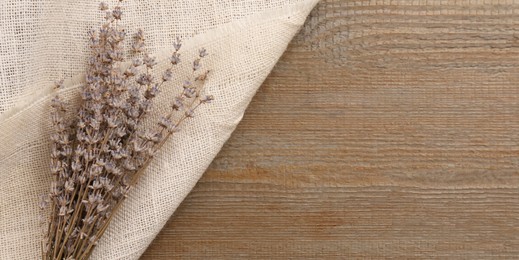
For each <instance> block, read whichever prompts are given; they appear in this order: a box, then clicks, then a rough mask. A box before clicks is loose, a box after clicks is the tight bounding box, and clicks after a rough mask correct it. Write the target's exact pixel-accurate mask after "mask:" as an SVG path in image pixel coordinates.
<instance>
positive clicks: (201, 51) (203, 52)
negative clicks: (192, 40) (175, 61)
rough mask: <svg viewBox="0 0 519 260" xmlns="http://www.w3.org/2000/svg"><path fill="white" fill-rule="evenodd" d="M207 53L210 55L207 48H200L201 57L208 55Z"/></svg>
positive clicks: (199, 54)
mask: <svg viewBox="0 0 519 260" xmlns="http://www.w3.org/2000/svg"><path fill="white" fill-rule="evenodd" d="M207 55H209V54H208V53H207V50H206V49H205V48H202V49H200V50H199V51H198V56H199V57H200V58H203V57H205V56H207Z"/></svg>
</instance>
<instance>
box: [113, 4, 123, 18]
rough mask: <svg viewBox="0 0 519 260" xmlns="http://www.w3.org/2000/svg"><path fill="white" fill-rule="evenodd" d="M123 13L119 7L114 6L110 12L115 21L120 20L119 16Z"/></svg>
mask: <svg viewBox="0 0 519 260" xmlns="http://www.w3.org/2000/svg"><path fill="white" fill-rule="evenodd" d="M122 14H123V12H122V10H121V7H120V6H116V7H115V8H114V10H113V11H112V16H113V17H114V19H116V20H121V16H122Z"/></svg>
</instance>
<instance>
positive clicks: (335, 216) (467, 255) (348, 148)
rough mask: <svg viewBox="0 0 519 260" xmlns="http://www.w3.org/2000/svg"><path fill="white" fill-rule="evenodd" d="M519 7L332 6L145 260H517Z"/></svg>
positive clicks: (400, 0) (463, 3) (373, 0)
mask: <svg viewBox="0 0 519 260" xmlns="http://www.w3.org/2000/svg"><path fill="white" fill-rule="evenodd" d="M518 30H519V2H518V1H513V0H508V1H506V0H505V1H498V0H435V1H433V0H357V1H333V0H328V1H322V2H321V3H320V4H319V5H318V6H317V7H316V9H315V10H314V11H313V12H312V14H311V16H310V18H309V19H308V21H307V23H306V25H305V26H304V28H303V29H302V31H301V32H300V33H299V35H298V36H297V37H296V38H295V39H294V40H293V42H292V43H291V45H290V47H289V48H288V50H287V52H286V54H285V55H284V56H283V57H282V59H281V61H280V62H279V64H278V65H277V66H276V68H275V69H274V70H273V72H272V73H271V75H270V76H269V78H268V79H267V80H266V82H265V83H264V85H263V86H262V87H261V89H260V91H259V93H258V94H257V95H256V97H255V98H254V100H253V101H252V103H251V106H250V107H249V109H248V110H247V113H246V115H245V117H244V119H243V121H242V123H241V124H240V126H239V127H238V129H237V130H236V132H235V133H234V134H233V136H232V138H231V139H230V141H229V142H228V143H227V144H226V145H225V147H224V149H223V150H222V151H221V152H220V154H219V155H218V157H217V158H216V160H215V161H214V162H213V164H212V165H211V167H210V169H209V170H208V171H207V173H206V174H205V175H204V177H203V178H202V179H201V181H200V183H199V184H198V185H197V186H196V188H195V189H194V190H193V192H192V193H191V194H190V195H189V196H188V198H187V199H186V200H185V201H184V203H183V204H182V205H181V206H180V208H179V209H178V211H177V212H176V213H175V215H174V216H173V217H172V218H171V220H170V221H169V222H168V224H167V226H166V227H165V228H164V230H163V231H162V232H161V234H160V235H159V236H158V237H157V239H156V240H155V241H154V243H153V244H152V245H151V246H150V248H149V249H148V250H147V251H146V253H145V254H144V256H143V257H142V259H172V258H185V259H230V258H246V259H249V258H251V259H290V258H294V259H300V258H321V259H322V258H326V259H334V258H337V259H345V258H347V259H350V258H361V259H364V258H366V259H377V258H398V259H400V258H402V259H431V258H435V259H447V258H456V259H497V258H499V259H517V258H519V189H518V188H519V131H518V130H519V59H518V58H519V38H518Z"/></svg>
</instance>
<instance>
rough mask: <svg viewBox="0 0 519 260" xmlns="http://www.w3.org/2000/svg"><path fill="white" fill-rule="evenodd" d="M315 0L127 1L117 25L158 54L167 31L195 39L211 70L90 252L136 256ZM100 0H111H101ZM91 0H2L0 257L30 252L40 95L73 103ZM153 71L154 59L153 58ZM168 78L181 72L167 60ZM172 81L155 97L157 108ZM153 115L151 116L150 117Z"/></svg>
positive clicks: (45, 128)
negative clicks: (141, 36)
mask: <svg viewBox="0 0 519 260" xmlns="http://www.w3.org/2000/svg"><path fill="white" fill-rule="evenodd" d="M317 1H318V0H269V1H263V0H243V1H234V0H209V1H208V0H178V1H167V0H162V1H160V0H157V1H145V0H138V1H125V2H124V3H123V10H124V17H123V23H122V26H124V27H126V28H127V29H128V31H129V32H132V31H133V30H136V29H137V28H142V29H144V31H145V32H146V33H147V39H148V40H149V41H148V44H149V45H148V46H149V47H148V48H149V50H150V52H151V53H153V54H155V56H156V57H157V58H158V59H159V61H160V62H159V67H160V66H162V67H164V68H165V66H167V58H168V57H169V53H170V51H171V50H172V42H173V41H174V39H175V37H177V36H180V37H182V38H183V39H185V43H184V46H183V47H182V48H183V50H182V55H183V57H184V60H186V61H189V60H191V58H194V57H195V54H196V52H197V50H198V48H200V47H205V48H206V49H207V50H208V52H209V53H210V56H209V57H208V58H207V60H206V61H205V64H204V65H205V67H206V68H208V69H211V70H212V74H211V77H210V78H209V80H208V82H207V86H206V92H207V93H210V94H212V95H214V96H215V98H216V100H215V101H214V103H212V104H210V105H207V106H205V107H203V108H202V109H200V110H199V111H198V113H197V116H196V117H195V118H194V119H193V120H191V121H189V122H188V123H187V124H186V125H185V126H184V127H183V129H182V131H180V132H179V133H178V134H177V135H176V136H174V137H173V138H172V139H170V140H169V142H168V143H167V144H166V145H165V146H164V147H163V148H162V150H161V152H160V153H159V154H158V155H157V157H156V158H155V159H154V160H153V162H152V164H151V165H150V166H149V167H148V169H147V172H146V174H145V175H144V177H143V178H142V179H141V180H140V182H139V183H138V184H137V186H136V187H135V189H133V190H132V192H131V195H130V196H129V198H128V199H127V200H126V201H125V202H124V206H123V207H122V208H121V210H120V211H119V212H118V213H117V215H116V217H115V219H114V220H113V222H112V224H111V227H110V228H109V229H108V231H107V233H106V234H105V236H104V237H103V238H102V239H101V240H100V243H99V245H98V246H97V248H96V249H95V251H94V254H93V255H92V258H91V259H137V258H139V256H140V255H141V254H142V253H143V252H144V250H145V249H146V247H147V246H148V245H149V243H151V241H152V240H153V239H154V237H155V236H156V235H157V233H158V232H159V231H160V230H161V228H162V227H163V225H164V224H165V223H166V221H167V220H168V219H169V218H170V217H171V215H172V214H173V212H174V211H175V209H176V208H177V207H178V205H179V204H180V203H181V201H182V200H183V199H184V198H185V196H186V195H187V194H188V193H189V192H190V190H191V189H192V187H193V186H194V185H195V184H196V182H197V181H198V179H199V178H200V177H201V175H202V174H203V172H204V171H205V170H206V168H207V167H208V165H209V164H210V163H211V161H212V160H213V158H214V156H216V154H217V153H218V151H219V150H220V149H221V147H222V145H223V144H224V142H225V141H226V140H227V139H228V137H229V136H230V134H231V133H232V131H233V130H234V129H235V127H236V125H237V124H238V122H239V121H240V120H241V118H242V116H243V113H244V111H245V108H246V107H247V105H248V103H249V101H250V100H251V98H252V96H253V95H254V93H255V92H256V90H257V88H258V87H259V86H260V85H261V83H262V82H263V80H264V79H265V78H266V77H267V75H268V74H269V72H270V70H271V69H272V67H273V66H274V65H275V63H276V62H277V60H278V59H279V57H280V56H281V55H282V53H283V51H284V50H285V48H286V46H287V44H288V43H289V41H290V40H291V38H292V37H293V36H294V34H295V33H296V32H297V31H298V29H299V28H300V26H301V25H302V24H303V23H304V21H305V18H306V16H307V15H308V13H309V12H310V11H311V9H312V8H313V7H314V5H315V4H316V3H317ZM110 4H113V3H111V2H110ZM97 6H98V3H97V2H96V1H90V0H88V1H87V0H77V1H62V0H38V1H33V0H4V1H2V2H0V36H1V37H0V177H1V180H2V181H1V182H0V259H38V258H39V257H40V247H39V242H40V237H41V233H40V228H39V225H38V215H39V209H38V200H39V196H40V195H41V194H44V193H45V192H47V191H48V189H49V184H50V179H51V176H50V172H49V160H50V159H49V153H50V144H49V135H50V129H51V125H50V120H49V101H50V99H51V98H52V97H53V96H54V95H55V92H54V91H55V90H52V85H53V82H54V81H56V80H58V79H60V78H65V79H66V80H65V85H66V87H65V88H64V89H62V90H60V94H61V95H62V96H63V97H64V98H65V99H66V100H67V101H68V102H69V103H70V104H71V109H75V107H76V106H77V103H78V102H77V100H78V98H77V97H78V94H79V93H78V91H79V90H78V87H79V86H80V85H81V84H82V81H83V77H82V75H81V73H82V72H83V71H84V69H85V67H86V66H85V65H86V59H87V57H88V54H89V49H88V48H87V40H88V37H87V34H86V32H87V31H88V30H89V29H92V28H97V27H98V26H99V25H100V24H101V22H102V14H101V13H100V12H99V11H97ZM157 71H161V69H160V68H159V69H158V70H157ZM175 73H176V75H179V76H178V77H177V78H178V79H179V80H181V79H182V76H183V75H184V74H185V73H187V72H186V71H184V70H182V69H178V70H177V71H175ZM177 91H178V87H175V85H174V84H172V85H171V86H170V87H166V88H164V90H163V91H162V93H161V94H160V96H159V97H158V98H157V100H156V105H155V112H154V113H155V114H162V113H161V112H164V111H166V110H167V107H168V105H169V104H170V102H169V101H170V100H171V98H172V97H173V96H174V95H175V93H176V92H177ZM150 120H153V118H150Z"/></svg>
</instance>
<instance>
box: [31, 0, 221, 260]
mask: <svg viewBox="0 0 519 260" xmlns="http://www.w3.org/2000/svg"><path fill="white" fill-rule="evenodd" d="M119 2H121V1H119ZM100 10H101V11H104V12H106V16H105V20H106V21H105V22H104V24H103V25H102V27H101V28H100V29H99V30H98V31H91V32H90V33H89V36H90V43H89V44H90V48H91V50H92V56H91V57H90V59H89V61H88V68H87V71H86V83H85V84H83V85H82V86H81V90H80V92H81V104H80V107H79V109H78V111H77V112H73V113H72V114H73V116H72V118H71V119H69V118H70V117H69V116H68V115H70V113H69V112H67V105H66V104H65V103H64V101H62V99H60V97H59V96H58V95H57V96H56V97H55V98H54V99H53V100H52V104H51V107H52V113H51V120H52V125H53V127H54V130H55V132H54V134H53V135H52V136H51V140H52V152H51V156H50V157H51V172H52V174H53V176H54V179H53V181H52V183H51V188H50V192H49V194H46V195H45V196H43V198H42V203H41V205H40V207H41V209H42V214H43V216H42V220H43V222H44V223H46V224H47V225H46V226H44V229H43V233H44V238H43V240H42V252H41V254H42V258H43V259H87V258H88V257H89V256H90V254H91V253H92V250H93V249H94V247H95V246H96V243H97V241H98V240H99V239H100V238H101V236H102V235H103V234H104V232H105V231H106V229H107V227H108V225H109V223H110V221H111V219H112V218H113V216H114V214H115V212H116V211H117V209H118V208H119V207H120V205H121V204H122V202H123V201H124V199H125V198H126V197H127V195H128V192H129V191H130V190H131V188H132V187H133V186H134V185H135V184H136V182H137V180H138V178H139V176H140V175H142V174H143V172H144V169H145V168H146V166H147V165H148V164H149V163H150V161H151V160H152V158H153V155H154V154H155V153H156V152H157V151H158V150H159V149H160V148H161V147H162V145H163V144H164V143H165V142H166V140H167V139H168V138H169V137H170V136H171V135H172V134H174V133H175V132H177V131H178V129H179V126H180V125H181V124H182V123H183V122H184V121H185V120H186V119H188V118H190V117H193V115H194V112H195V110H196V109H197V108H198V107H199V106H200V105H202V104H205V103H209V102H210V101H211V100H212V99H213V97H212V96H210V95H202V92H203V87H204V83H205V80H206V78H207V75H208V73H209V71H208V70H202V68H201V60H202V59H203V58H204V57H205V56H207V52H206V50H205V49H201V50H200V51H199V53H198V57H197V58H196V59H195V60H194V61H193V63H192V64H191V65H190V66H192V74H191V76H190V77H189V79H188V80H186V81H185V82H184V83H183V86H182V88H181V89H180V90H179V92H181V93H180V94H179V95H178V96H176V97H174V98H173V100H172V103H171V106H170V110H169V112H168V113H167V114H166V115H163V116H162V117H160V119H159V121H158V122H157V123H156V125H155V126H153V127H147V128H146V127H145V124H144V121H145V119H146V117H147V116H149V115H150V112H151V111H152V105H153V100H154V98H155V97H156V96H157V94H158V93H159V91H160V89H161V88H163V87H166V85H168V83H170V82H171V81H172V78H173V68H174V66H177V65H178V64H180V53H179V50H180V48H181V43H180V40H179V39H177V41H176V42H175V43H174V44H173V48H174V51H173V52H172V55H171V57H170V63H171V66H170V67H169V68H168V69H166V70H165V71H164V72H163V73H162V75H161V76H158V77H157V76H154V75H155V73H154V71H153V69H154V67H155V66H156V64H157V62H156V60H155V58H153V57H152V56H150V54H149V53H148V52H147V51H146V48H145V37H144V33H143V31H142V30H139V31H138V32H137V33H136V34H135V35H134V37H133V40H134V42H133V44H132V46H131V56H132V57H133V58H132V60H131V62H127V58H126V55H125V50H124V41H125V38H126V33H125V30H124V29H122V28H121V27H120V26H118V21H119V20H120V19H121V16H122V10H121V7H120V6H119V4H118V5H117V6H115V7H114V8H113V9H111V10H110V9H109V7H108V5H107V4H105V3H101V4H100ZM62 85H63V81H61V82H59V83H58V84H57V87H58V88H61V87H63V86H62ZM45 214H49V215H48V216H45Z"/></svg>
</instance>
